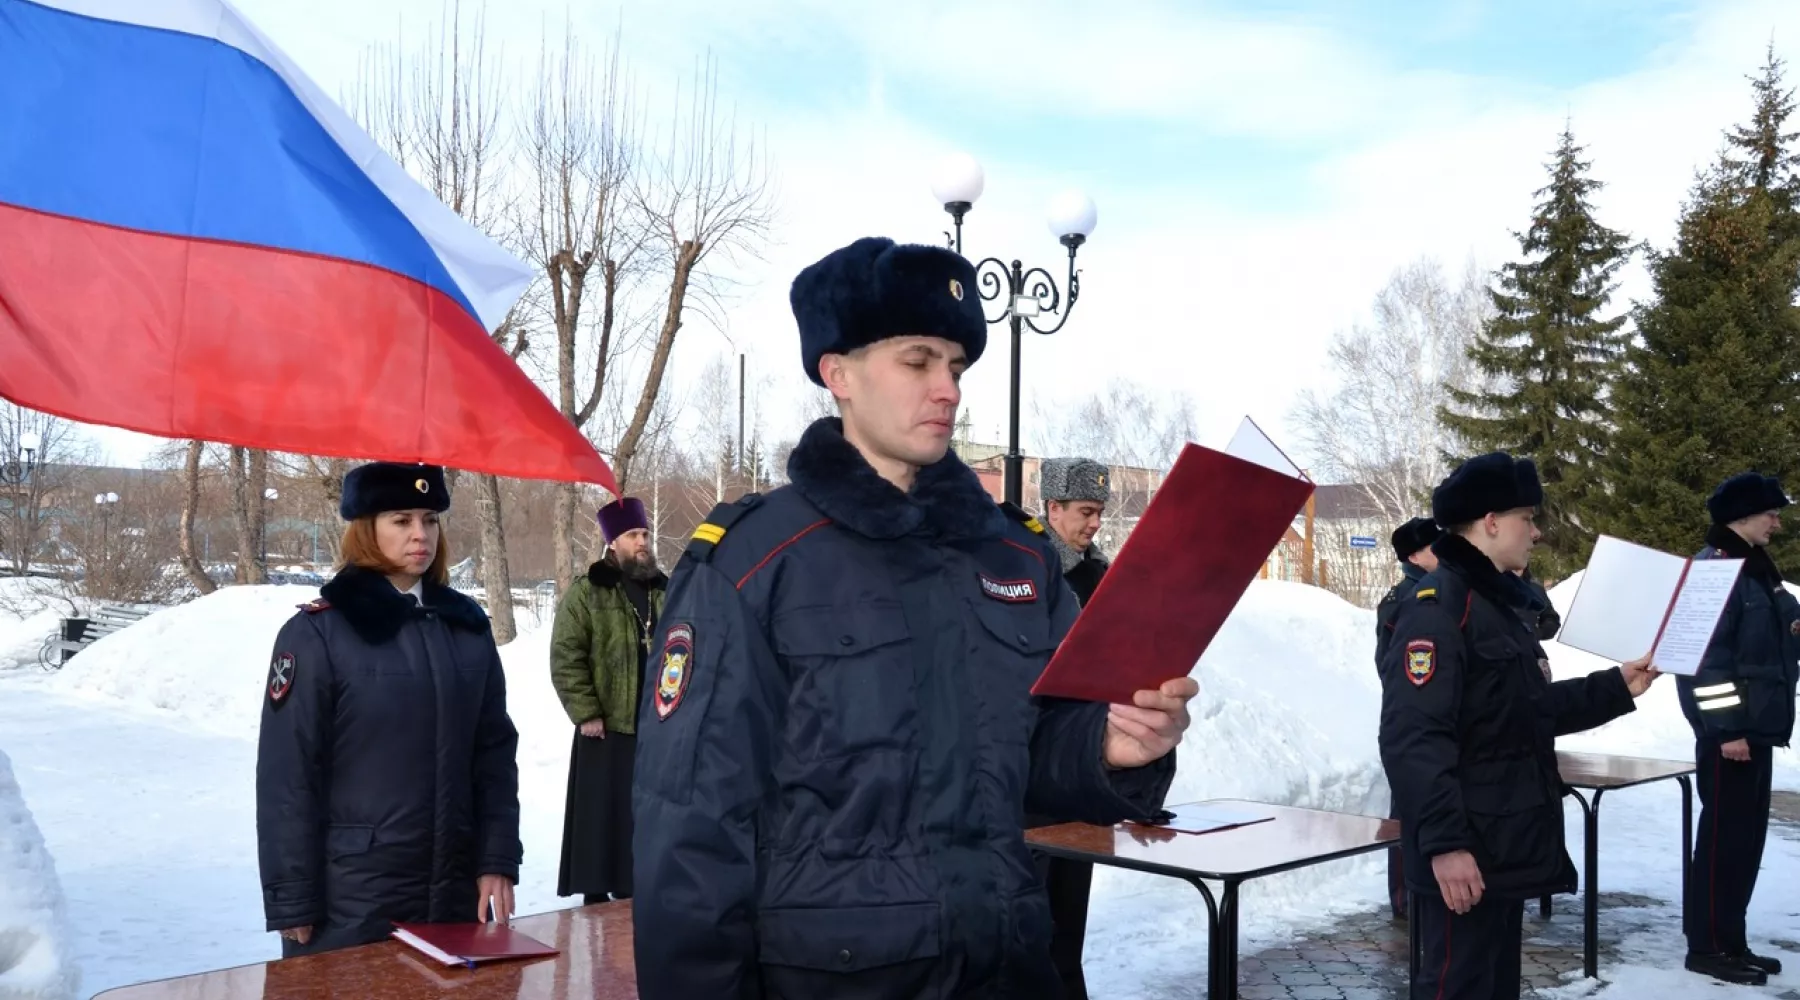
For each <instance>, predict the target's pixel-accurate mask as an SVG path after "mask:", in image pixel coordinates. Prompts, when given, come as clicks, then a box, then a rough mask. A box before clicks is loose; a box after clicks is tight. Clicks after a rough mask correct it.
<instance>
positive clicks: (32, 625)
mask: <svg viewBox="0 0 1800 1000" xmlns="http://www.w3.org/2000/svg"><path fill="white" fill-rule="evenodd" d="M50 585H51V583H50V582H49V581H46V580H44V579H43V578H41V577H18V576H8V577H0V673H5V672H6V671H9V670H21V669H29V670H36V669H38V650H39V649H41V648H42V647H43V645H44V638H45V637H46V636H48V635H49V634H50V633H52V632H54V631H55V630H56V625H57V622H58V620H60V619H61V617H62V613H61V612H59V611H57V610H56V609H55V608H52V607H48V606H47V604H48V602H47V601H45V600H44V599H43V597H42V595H41V594H40V593H39V591H40V590H42V589H44V588H45V587H47V586H50ZM14 607H22V608H25V609H26V613H25V614H24V615H23V617H21V616H20V615H19V614H18V613H16V612H15V611H10V610H7V609H9V608H14Z"/></svg>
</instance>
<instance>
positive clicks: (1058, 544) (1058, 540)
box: [1044, 525, 1109, 574]
mask: <svg viewBox="0 0 1800 1000" xmlns="http://www.w3.org/2000/svg"><path fill="white" fill-rule="evenodd" d="M1045 528H1046V529H1047V530H1045V532H1044V537H1046V538H1048V539H1050V547H1051V548H1053V549H1055V550H1056V555H1057V558H1059V559H1061V560H1062V571H1063V573H1064V574H1068V573H1072V572H1074V571H1075V567H1077V566H1079V565H1081V564H1082V562H1083V561H1084V560H1087V559H1092V560H1093V561H1095V562H1097V563H1099V564H1100V566H1101V567H1102V568H1105V567H1106V566H1108V565H1109V560H1108V559H1107V558H1106V553H1104V552H1102V551H1100V546H1098V545H1096V544H1094V543H1093V542H1089V543H1088V547H1087V551H1086V552H1077V551H1075V546H1073V545H1070V544H1069V543H1068V542H1065V541H1063V537H1062V536H1061V535H1059V534H1057V533H1056V529H1055V528H1051V527H1050V526H1049V525H1045Z"/></svg>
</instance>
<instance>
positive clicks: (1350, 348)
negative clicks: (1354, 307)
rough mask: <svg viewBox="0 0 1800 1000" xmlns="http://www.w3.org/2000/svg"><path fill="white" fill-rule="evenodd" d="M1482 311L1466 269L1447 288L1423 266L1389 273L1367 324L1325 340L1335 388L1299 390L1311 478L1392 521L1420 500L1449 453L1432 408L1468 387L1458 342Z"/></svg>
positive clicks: (1298, 415) (1432, 268)
mask: <svg viewBox="0 0 1800 1000" xmlns="http://www.w3.org/2000/svg"><path fill="white" fill-rule="evenodd" d="M1490 308H1491V305H1490V304H1489V300H1488V297H1487V295H1486V290H1485V288H1484V286H1483V284H1482V282H1481V279H1480V276H1479V275H1478V274H1476V273H1475V272H1474V271H1473V269H1470V270H1469V272H1468V273H1466V274H1465V275H1464V276H1463V278H1462V280H1461V282H1460V283H1459V284H1458V285H1456V286H1455V287H1451V286H1450V285H1449V284H1448V283H1447V282H1446V280H1445V278H1444V275H1443V272H1442V270H1441V268H1439V266H1438V265H1437V264H1435V263H1433V262H1430V261H1423V260H1422V261H1417V262H1414V263H1413V264H1411V265H1409V266H1407V267H1405V268H1402V269H1401V270H1399V271H1397V272H1395V274H1394V276H1393V277H1392V278H1391V279H1390V280H1389V282H1388V284H1387V286H1386V287H1384V288H1383V289H1382V290H1381V292H1380V293H1379V294H1378V295H1377V296H1376V298H1375V304H1374V317H1373V320H1372V322H1371V323H1370V324H1369V325H1361V324H1359V325H1356V326H1353V327H1351V328H1350V329H1349V330H1345V331H1341V332H1339V333H1338V334H1337V335H1336V336H1335V337H1334V338H1333V340H1332V344H1331V348H1330V355H1329V356H1330V358H1331V362H1332V367H1333V368H1334V369H1335V370H1336V371H1337V373H1338V377H1339V382H1338V385H1337V386H1336V388H1334V389H1333V390H1332V391H1331V392H1330V393H1328V394H1323V395H1322V394H1320V393H1317V392H1313V391H1310V390H1309V391H1307V392H1304V393H1302V394H1301V397H1300V401H1299V404H1298V405H1297V407H1296V409H1295V411H1294V413H1293V414H1292V415H1291V417H1290V420H1291V422H1292V423H1293V425H1294V427H1295V429H1296V431H1297V433H1298V434H1299V435H1300V437H1301V441H1302V443H1303V444H1304V446H1305V447H1306V449H1307V450H1308V451H1309V452H1310V453H1311V455H1312V456H1314V458H1315V460H1316V461H1317V462H1318V467H1317V468H1315V469H1313V470H1312V472H1313V476H1314V478H1315V479H1320V481H1336V482H1342V483H1354V484H1356V485H1358V486H1360V487H1361V488H1362V489H1363V490H1364V492H1365V493H1366V494H1367V495H1368V498H1369V501H1370V503H1372V504H1373V505H1374V506H1375V507H1376V508H1377V509H1379V510H1382V511H1384V512H1388V513H1389V514H1390V516H1393V517H1401V516H1410V512H1413V511H1417V510H1420V509H1422V508H1423V507H1424V506H1425V505H1426V504H1428V503H1429V499H1430V495H1431V490H1432V487H1434V486H1435V485H1436V484H1437V483H1438V482H1439V481H1440V480H1442V479H1443V477H1444V474H1445V472H1446V471H1447V470H1446V469H1445V467H1444V459H1443V455H1444V454H1445V453H1449V452H1454V451H1456V450H1457V442H1456V441H1454V440H1452V439H1451V438H1450V437H1449V435H1448V432H1447V431H1445V430H1444V428H1443V427H1442V426H1441V425H1440V424H1439V422H1438V419H1437V414H1438V409H1439V406H1440V405H1442V404H1443V403H1444V402H1445V401H1446V399H1447V398H1448V387H1450V386H1459V387H1463V388H1471V387H1473V386H1474V385H1475V384H1476V379H1477V378H1478V376H1477V373H1476V372H1475V371H1474V368H1473V366H1472V365H1471V364H1470V363H1469V361H1468V355H1467V346H1468V344H1469V343H1470V342H1471V341H1472V340H1473V339H1474V336H1475V333H1476V331H1477V330H1479V329H1480V327H1481V323H1482V321H1483V319H1484V318H1485V316H1486V315H1487V311H1488V310H1489V309H1490Z"/></svg>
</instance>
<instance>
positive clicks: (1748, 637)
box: [1675, 527, 1800, 747]
mask: <svg viewBox="0 0 1800 1000" xmlns="http://www.w3.org/2000/svg"><path fill="white" fill-rule="evenodd" d="M1706 537H1707V541H1708V543H1709V544H1708V545H1707V546H1706V547H1705V548H1703V549H1701V550H1700V553H1699V554H1698V555H1696V556H1695V557H1694V558H1696V559H1743V560H1745V562H1744V568H1743V570H1742V572H1740V573H1739V574H1738V579H1737V584H1736V586H1735V587H1734V588H1733V589H1732V592H1731V597H1730V598H1728V599H1727V600H1726V602H1725V610H1724V611H1722V612H1720V614H1719V623H1718V625H1716V626H1715V627H1714V629H1713V637H1712V642H1711V643H1710V644H1708V645H1707V647H1706V655H1705V657H1703V658H1702V659H1701V661H1700V672H1699V673H1697V674H1695V675H1694V676H1692V677H1677V678H1675V691H1676V694H1677V695H1678V696H1679V697H1680V699H1681V712H1682V714H1683V715H1685V716H1687V720H1688V725H1689V726H1691V727H1692V728H1693V730H1694V736H1695V738H1696V739H1700V740H1706V741H1709V742H1712V743H1714V744H1724V743H1730V742H1732V741H1734V740H1740V739H1742V740H1748V741H1750V742H1751V743H1754V744H1756V745H1758V746H1766V747H1785V746H1787V745H1788V742H1789V741H1790V740H1792V738H1793V735H1794V692H1795V687H1796V683H1797V682H1800V635H1796V634H1795V633H1796V631H1797V630H1800V602H1797V601H1795V600H1794V595H1793V594H1791V593H1789V592H1788V589H1787V588H1786V587H1784V586H1782V583H1781V573H1780V571H1779V570H1777V569H1776V568H1775V563H1774V561H1773V560H1771V559H1770V558H1769V555H1768V550H1767V549H1760V548H1752V546H1751V545H1750V544H1749V543H1748V542H1746V541H1744V540H1743V539H1742V538H1741V537H1739V536H1738V535H1737V533H1736V532H1734V531H1732V530H1731V529H1730V528H1728V527H1715V528H1713V529H1712V531H1710V532H1709V533H1708V534H1707V536H1706ZM1727 685H1729V686H1730V687H1731V688H1733V689H1734V690H1733V691H1732V693H1734V694H1736V695H1737V701H1736V703H1735V704H1730V703H1729V699H1727V700H1726V701H1727V707H1723V708H1709V709H1708V710H1707V711H1704V712H1702V711H1700V709H1699V707H1698V704H1697V702H1696V699H1695V697H1694V692H1695V690H1696V689H1699V690H1702V691H1706V690H1709V689H1711V690H1723V688H1724V687H1725V686H1727Z"/></svg>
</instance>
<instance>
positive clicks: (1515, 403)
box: [1439, 126, 1631, 580]
mask: <svg viewBox="0 0 1800 1000" xmlns="http://www.w3.org/2000/svg"><path fill="white" fill-rule="evenodd" d="M1582 150H1583V147H1581V146H1578V145H1576V144H1575V136H1574V133H1573V132H1572V131H1571V130H1570V129H1569V128H1568V127H1567V126H1565V127H1564V129H1563V133H1562V136H1561V138H1560V141H1559V143H1558V145H1557V148H1556V155H1555V159H1554V160H1553V161H1552V162H1551V163H1550V165H1549V171H1550V183H1549V184H1547V185H1546V186H1544V187H1542V188H1540V189H1538V191H1537V192H1536V195H1537V197H1538V198H1539V199H1541V200H1540V201H1539V202H1538V204H1537V206H1536V208H1535V210H1534V212H1533V215H1532V218H1531V227H1530V228H1529V229H1527V230H1526V231H1525V232H1524V233H1519V234H1515V236H1516V238H1517V239H1518V241H1519V250H1520V254H1521V258H1522V259H1520V260H1518V261H1516V262H1513V263H1509V264H1507V265H1505V266H1504V267H1502V268H1501V270H1500V273H1499V276H1498V277H1499V286H1500V287H1499V288H1497V289H1491V290H1490V291H1489V295H1490V296H1491V297H1492V299H1493V303H1494V309H1495V313H1494V315H1493V317H1492V318H1491V319H1489V320H1488V321H1487V322H1486V323H1484V324H1483V325H1482V329H1481V331H1480V332H1479V333H1478V334H1477V335H1476V337H1475V339H1474V341H1473V342H1472V343H1471V344H1470V345H1469V350H1468V353H1469V360H1470V361H1471V362H1473V364H1474V365H1475V368H1476V370H1478V371H1479V372H1481V374H1482V375H1483V376H1485V378H1483V379H1482V380H1481V382H1480V383H1479V386H1480V387H1478V388H1475V389H1472V390H1465V389H1459V388H1452V389H1451V390H1450V393H1449V395H1450V402H1451V405H1450V406H1448V407H1445V408H1444V409H1443V410H1442V411H1441V412H1440V414H1439V418H1440V419H1441V420H1442V421H1443V423H1444V425H1445V427H1446V428H1447V429H1448V430H1450V431H1451V432H1452V434H1453V435H1455V436H1456V437H1457V438H1459V439H1460V440H1461V442H1462V443H1463V444H1464V445H1465V447H1466V448H1467V450H1468V452H1469V453H1470V454H1479V453H1481V452H1487V451H1505V452H1509V453H1511V454H1513V455H1515V456H1519V457H1529V458H1532V459H1533V460H1535V461H1536V462H1537V466H1538V474H1539V475H1540V477H1542V479H1543V481H1544V516H1543V517H1542V518H1541V519H1540V521H1539V525H1540V527H1541V528H1542V530H1543V532H1544V540H1543V543H1542V547H1541V548H1540V549H1539V554H1537V555H1534V556H1533V562H1534V564H1535V565H1536V566H1537V567H1538V569H1537V570H1536V572H1537V573H1538V574H1540V575H1541V576H1542V577H1543V578H1544V579H1546V580H1554V579H1560V578H1561V577H1563V576H1566V575H1567V574H1568V573H1570V572H1572V571H1574V570H1576V569H1579V568H1580V567H1581V566H1582V565H1583V564H1584V563H1585V562H1586V561H1587V556H1588V553H1589V551H1591V549H1592V547H1593V543H1594V527H1593V519H1592V518H1584V517H1583V516H1582V515H1583V513H1584V512H1585V511H1586V510H1587V509H1588V508H1589V507H1590V505H1591V503H1592V500H1593V497H1594V495H1595V494H1596V493H1598V492H1599V490H1600V489H1601V485H1600V484H1601V470H1600V461H1601V459H1602V457H1603V456H1604V455H1605V454H1606V452H1607V439H1608V436H1609V432H1608V429H1609V426H1610V415H1609V413H1608V406H1607V389H1608V387H1609V386H1610V384H1611V382H1612V380H1613V378H1614V376H1615V375H1616V374H1617V373H1618V370H1619V368H1620V367H1621V364H1622V358H1623V355H1624V351H1625V347H1626V345H1627V343H1628V342H1629V335H1628V334H1626V333H1625V332H1624V331H1623V329H1622V328H1623V327H1624V325H1625V315H1624V314H1623V313H1620V314H1618V315H1612V316H1609V315H1607V313H1608V308H1607V306H1608V303H1609V301H1610V300H1611V298H1612V294H1613V291H1614V289H1615V287H1616V280H1615V276H1616V275H1617V273H1618V270H1619V268H1620V267H1621V266H1623V265H1624V263H1625V261H1626V260H1627V259H1629V257H1630V255H1631V249H1630V246H1629V243H1628V241H1627V239H1626V237H1625V235H1624V234H1622V233H1619V232H1616V231H1614V230H1611V229H1608V228H1606V227H1605V226H1603V225H1601V224H1600V223H1599V221H1597V220H1596V219H1595V218H1594V212H1593V207H1592V205H1591V204H1590V203H1589V196H1590V195H1592V194H1593V192H1595V191H1597V190H1599V189H1600V187H1601V186H1602V185H1601V183H1600V182H1599V181H1597V180H1594V179H1593V178H1591V177H1589V176H1588V168H1589V166H1590V165H1589V163H1587V162H1586V161H1584V160H1582V159H1581V153H1582Z"/></svg>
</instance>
